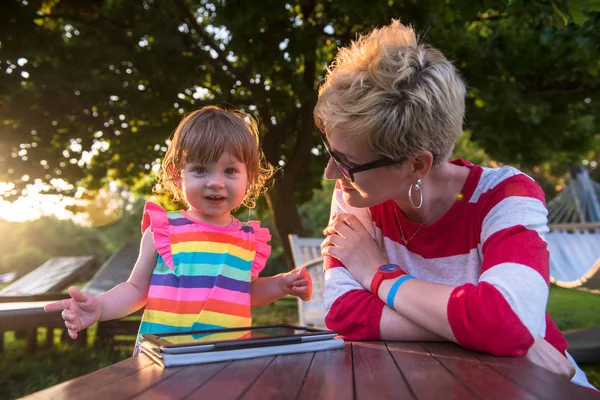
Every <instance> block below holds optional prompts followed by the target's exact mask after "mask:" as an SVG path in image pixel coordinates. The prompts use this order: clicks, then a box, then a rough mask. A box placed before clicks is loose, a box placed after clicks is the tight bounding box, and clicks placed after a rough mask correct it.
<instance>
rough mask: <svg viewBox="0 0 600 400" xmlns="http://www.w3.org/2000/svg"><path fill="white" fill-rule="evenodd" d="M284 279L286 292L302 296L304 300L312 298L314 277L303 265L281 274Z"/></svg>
mask: <svg viewBox="0 0 600 400" xmlns="http://www.w3.org/2000/svg"><path fill="white" fill-rule="evenodd" d="M281 280H282V281H283V286H284V287H283V291H284V293H286V294H291V295H294V296H298V297H300V298H301V299H302V300H304V301H307V300H310V297H311V296H312V278H311V277H310V274H309V273H308V271H307V270H306V268H304V267H302V268H300V269H295V270H293V271H290V272H286V273H284V274H282V275H281Z"/></svg>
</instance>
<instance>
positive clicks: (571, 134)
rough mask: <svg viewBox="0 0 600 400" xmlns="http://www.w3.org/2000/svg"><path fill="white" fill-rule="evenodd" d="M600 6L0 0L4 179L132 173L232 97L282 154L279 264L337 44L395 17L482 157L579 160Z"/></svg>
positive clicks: (315, 174)
mask: <svg viewBox="0 0 600 400" xmlns="http://www.w3.org/2000/svg"><path fill="white" fill-rule="evenodd" d="M598 9H599V7H598V1H596V0H590V1H580V0H568V1H558V0H557V1H545V0H535V1H527V2H526V1H514V0H513V1H508V2H505V1H492V0H483V1H477V2H476V1H472V0H455V1H450V2H439V1H433V0H426V1H419V2H416V1H409V0H404V1H388V0H374V1H371V2H363V1H358V0H348V1H344V2H335V1H330V0H294V1H279V0H266V1H262V2H213V1H207V0H198V1H192V0H173V1H170V2H160V1H155V0H145V1H143V0H138V1H125V0H104V1H103V0H87V1H73V0H46V1H42V0H29V1H27V2H25V1H16V0H12V1H3V2H1V3H0V65H1V68H0V113H1V115H0V120H1V121H2V123H3V125H2V131H1V133H2V140H1V141H0V181H9V182H12V183H13V184H14V185H15V186H14V188H13V189H12V190H11V191H9V192H8V193H6V195H7V196H13V197H14V196H19V195H21V194H22V189H23V188H24V187H25V186H26V184H27V182H30V181H31V180H33V179H42V180H44V181H45V182H51V181H52V179H56V178H62V179H65V180H66V181H68V182H70V183H79V184H80V185H83V186H86V187H88V188H90V189H98V188H99V187H102V186H104V185H106V183H107V182H108V181H111V180H120V181H121V182H122V183H124V184H126V185H130V186H135V185H138V184H139V182H140V181H144V177H145V176H147V175H148V174H149V173H150V172H151V168H152V164H153V163H155V162H157V160H159V159H160V158H161V157H162V155H163V154H164V152H165V150H166V147H165V139H166V137H167V135H168V134H169V133H170V132H172V131H173V129H174V127H175V126H176V124H177V122H178V120H179V119H180V118H181V116H182V115H183V114H184V113H185V112H187V111H189V110H191V109H193V108H197V107H199V106H202V105H204V104H208V103H210V104H214V103H217V104H226V105H231V106H235V107H239V108H242V109H244V110H246V111H248V112H251V113H254V114H255V115H256V116H257V117H258V118H259V121H260V128H261V132H262V135H263V137H262V143H263V149H264V152H265V155H266V157H267V159H268V160H269V161H270V162H271V163H273V164H278V165H282V166H283V169H282V174H280V175H279V176H278V179H277V181H276V184H275V186H274V187H273V188H272V190H270V191H269V192H268V194H267V204H266V206H268V208H269V210H270V212H271V214H272V218H273V219H272V221H273V226H274V228H275V232H276V233H277V235H278V237H279V239H280V242H281V243H282V245H283V248H284V250H285V252H284V254H285V258H286V260H287V262H288V265H291V261H290V259H291V258H290V252H289V245H288V241H287V235H288V234H289V233H299V234H302V233H304V228H303V224H302V219H301V216H300V213H299V212H298V207H297V206H296V204H301V203H303V202H305V201H307V200H308V199H309V198H310V196H311V193H312V189H313V188H315V187H318V186H319V184H320V177H321V173H322V168H323V166H324V161H325V158H324V157H323V154H322V152H321V151H320V150H319V149H318V148H315V146H317V145H318V135H316V133H315V129H314V127H313V120H312V109H313V106H314V104H315V101H316V89H317V86H318V82H319V81H320V80H321V78H322V76H323V74H324V68H325V66H326V65H327V64H328V63H329V62H330V61H331V60H332V58H333V56H334V54H335V52H336V48H337V47H338V46H342V45H347V44H348V43H349V41H350V40H352V39H354V38H356V36H357V34H359V33H361V32H366V31H368V30H370V29H371V28H372V27H374V26H376V25H383V24H387V23H389V21H390V19H391V18H392V17H402V20H403V21H404V22H406V23H409V22H410V23H412V24H413V25H414V26H415V27H416V29H417V30H419V31H420V32H423V36H424V38H425V40H427V41H428V42H431V43H432V44H434V45H435V46H437V47H439V48H441V49H442V50H443V51H444V52H446V54H448V55H449V56H450V57H451V58H452V59H455V60H457V61H456V63H457V65H458V67H459V68H460V70H461V72H462V73H463V75H464V76H465V78H466V81H467V82H468V83H469V85H470V88H471V91H470V95H469V99H468V100H469V101H468V112H467V119H466V122H467V127H468V129H469V130H470V131H471V132H472V139H473V140H474V141H476V142H477V143H478V144H479V145H480V146H481V147H483V148H484V149H485V150H486V151H487V152H488V154H490V156H491V157H493V158H495V159H496V158H497V159H503V160H504V161H507V162H519V163H521V164H522V165H524V166H528V165H534V164H535V163H538V162H539V161H540V160H544V159H547V158H549V157H552V156H553V155H554V154H556V153H560V154H561V155H562V157H563V158H564V159H572V160H577V159H578V157H580V156H581V154H582V153H583V152H584V150H585V151H586V152H589V150H590V147H592V146H594V145H595V144H594V142H593V134H595V133H597V132H598V120H597V118H596V117H595V115H598V113H597V111H598V103H597V101H595V100H593V99H594V98H595V97H594V96H593V95H594V94H597V88H598V83H597V81H598V79H597V75H598V68H599V65H600V64H599V62H598V51H597V47H595V46H597V45H596V43H598V42H599V40H598V39H599V38H598V36H599V35H598V26H599V24H598V18H599V17H598ZM596 97H597V96H596ZM588 100H589V101H588ZM23 177H26V179H28V180H25V179H23ZM140 187H143V188H145V189H146V190H147V189H148V188H149V185H141V186H140ZM262 215H263V214H261V216H262Z"/></svg>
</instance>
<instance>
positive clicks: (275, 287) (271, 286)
mask: <svg viewBox="0 0 600 400" xmlns="http://www.w3.org/2000/svg"><path fill="white" fill-rule="evenodd" d="M286 294H288V293H286V287H285V284H284V282H283V274H278V275H275V276H268V277H264V278H262V277H257V276H256V277H253V280H252V286H251V287H250V299H251V304H252V307H260V306H264V305H267V304H271V303H273V302H274V301H276V300H279V299H280V298H282V297H283V296H285V295H286Z"/></svg>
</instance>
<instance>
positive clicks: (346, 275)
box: [323, 267, 364, 313]
mask: <svg viewBox="0 0 600 400" xmlns="http://www.w3.org/2000/svg"><path fill="white" fill-rule="evenodd" d="M356 289H362V290H364V288H363V287H362V286H361V285H360V283H358V282H356V280H354V278H353V277H352V275H351V274H350V272H348V270H347V269H346V268H342V267H337V268H330V269H328V270H327V271H325V285H324V288H323V303H324V305H325V312H326V313H328V312H329V309H330V308H331V305H332V304H333V303H334V302H335V301H336V300H337V298H338V297H340V296H342V295H344V294H346V293H348V292H349V291H351V290H356Z"/></svg>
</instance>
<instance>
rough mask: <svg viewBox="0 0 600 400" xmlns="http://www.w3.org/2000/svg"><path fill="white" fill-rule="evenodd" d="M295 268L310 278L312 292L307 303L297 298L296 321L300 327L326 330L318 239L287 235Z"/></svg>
mask: <svg viewBox="0 0 600 400" xmlns="http://www.w3.org/2000/svg"><path fill="white" fill-rule="evenodd" d="M289 240H290V245H291V247H292V256H293V258H294V265H295V268H302V267H304V268H306V270H307V271H308V273H309V274H310V276H311V278H312V283H313V292H312V298H311V299H310V300H309V301H302V300H300V298H298V319H299V324H300V325H301V326H311V327H315V328H326V326H325V307H324V306H323V288H324V276H323V257H321V242H322V241H323V239H319V238H301V237H298V235H289Z"/></svg>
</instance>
